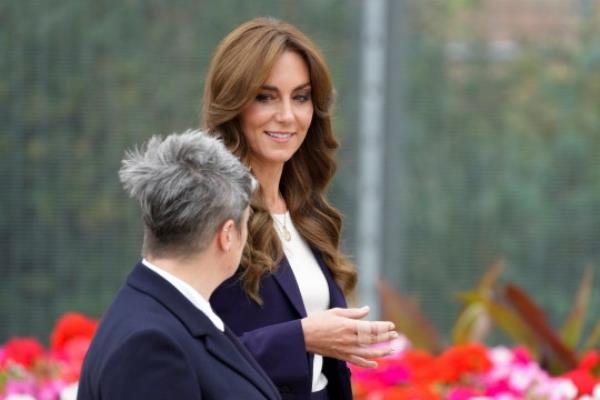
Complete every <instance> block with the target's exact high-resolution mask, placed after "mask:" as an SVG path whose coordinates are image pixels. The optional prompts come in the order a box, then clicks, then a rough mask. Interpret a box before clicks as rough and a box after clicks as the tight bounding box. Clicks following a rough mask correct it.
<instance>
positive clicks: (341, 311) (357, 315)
mask: <svg viewBox="0 0 600 400" xmlns="http://www.w3.org/2000/svg"><path fill="white" fill-rule="evenodd" d="M333 311H334V313H335V315H337V316H339V317H345V318H352V319H361V318H364V317H366V316H367V314H368V313H369V311H370V308H369V306H362V307H361V308H334V309H333Z"/></svg>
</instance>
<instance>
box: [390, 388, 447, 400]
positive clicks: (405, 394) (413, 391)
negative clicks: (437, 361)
mask: <svg viewBox="0 0 600 400" xmlns="http://www.w3.org/2000/svg"><path fill="white" fill-rule="evenodd" d="M381 394H382V397H381V399H383V400H441V398H442V397H441V396H440V395H439V394H438V393H436V392H435V391H434V390H433V389H432V388H431V387H429V386H427V385H411V386H396V387H391V388H389V389H386V390H385V391H383V392H381Z"/></svg>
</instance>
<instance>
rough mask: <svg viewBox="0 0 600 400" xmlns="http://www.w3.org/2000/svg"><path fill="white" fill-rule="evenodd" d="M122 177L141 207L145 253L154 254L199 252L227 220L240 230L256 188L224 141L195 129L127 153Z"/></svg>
mask: <svg viewBox="0 0 600 400" xmlns="http://www.w3.org/2000/svg"><path fill="white" fill-rule="evenodd" d="M119 177H120V180H121V183H122V184H123V188H124V189H125V191H126V192H127V193H128V194H129V196H131V197H132V198H135V199H137V200H138V201H139V203H140V205H141V209H142V216H143V220H144V224H145V230H144V246H143V254H144V255H147V254H151V255H154V256H165V255H169V256H172V255H189V254H192V253H195V252H200V251H202V250H204V249H205V248H206V247H208V245H209V243H210V241H211V240H212V238H213V237H214V235H215V233H216V232H217V229H218V228H219V227H220V226H222V224H223V223H224V222H225V221H227V220H229V219H232V220H234V221H235V223H236V225H237V226H238V228H240V227H241V220H242V215H243V213H244V210H245V209H246V208H247V207H248V205H249V204H250V198H251V196H252V193H253V192H254V190H255V189H256V187H257V186H258V184H257V182H256V180H255V179H254V177H253V176H252V174H251V173H250V171H249V170H248V168H246V167H245V166H244V165H242V163H241V162H240V161H239V160H238V159H237V157H235V156H234V155H233V154H231V153H230V152H229V151H228V150H227V149H226V148H225V146H224V145H223V143H222V142H221V141H220V140H218V139H215V138H213V137H210V136H208V135H206V134H204V133H203V132H201V131H192V130H189V131H186V132H184V133H182V134H172V135H169V136H167V137H166V138H164V139H162V138H161V137H160V136H154V137H152V138H151V139H150V140H149V141H148V142H147V143H146V144H145V145H143V146H142V148H141V149H140V148H135V149H133V150H130V151H127V152H126V155H125V159H123V161H122V166H121V169H120V170H119Z"/></svg>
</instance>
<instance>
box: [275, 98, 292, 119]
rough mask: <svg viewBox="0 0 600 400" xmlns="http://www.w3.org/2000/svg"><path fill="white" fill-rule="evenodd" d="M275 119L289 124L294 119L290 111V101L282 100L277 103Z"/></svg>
mask: <svg viewBox="0 0 600 400" xmlns="http://www.w3.org/2000/svg"><path fill="white" fill-rule="evenodd" d="M276 118H277V120H278V121H281V122H289V121H292V120H293V119H294V112H293V109H292V102H291V101H290V100H282V101H281V102H280V103H279V108H278V110H277V115H276Z"/></svg>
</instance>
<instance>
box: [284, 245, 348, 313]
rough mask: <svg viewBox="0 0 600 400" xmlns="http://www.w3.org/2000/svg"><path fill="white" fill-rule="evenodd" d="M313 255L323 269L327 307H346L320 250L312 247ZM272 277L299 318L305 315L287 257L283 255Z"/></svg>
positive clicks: (298, 289) (300, 295) (342, 295)
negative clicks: (327, 298) (327, 290)
mask: <svg viewBox="0 0 600 400" xmlns="http://www.w3.org/2000/svg"><path fill="white" fill-rule="evenodd" d="M312 252H313V255H314V256H315V259H316V260H317V263H318V264H319V267H321V271H323V275H325V280H326V281H327V286H329V307H330V308H333V307H346V300H345V298H344V294H343V293H342V290H341V289H340V287H339V286H338V285H337V283H335V280H334V279H333V275H332V274H331V271H330V270H329V267H327V264H325V261H324V260H323V257H321V254H320V252H318V251H316V250H314V249H313V251H312ZM273 277H274V278H275V280H276V281H277V283H278V284H279V286H281V288H282V289H283V292H284V293H285V295H286V297H287V298H288V300H289V301H290V303H291V304H292V306H293V307H294V310H295V311H296V312H297V313H298V315H299V316H300V318H304V317H306V316H307V314H306V309H305V308H304V302H303V301H302V294H301V293H300V288H299V287H298V283H297V281H296V278H295V277H294V272H293V271H292V268H291V267H290V263H289V261H288V259H287V258H286V257H285V255H284V256H283V258H282V259H281V261H280V262H279V265H278V266H277V268H276V269H275V271H274V272H273Z"/></svg>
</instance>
